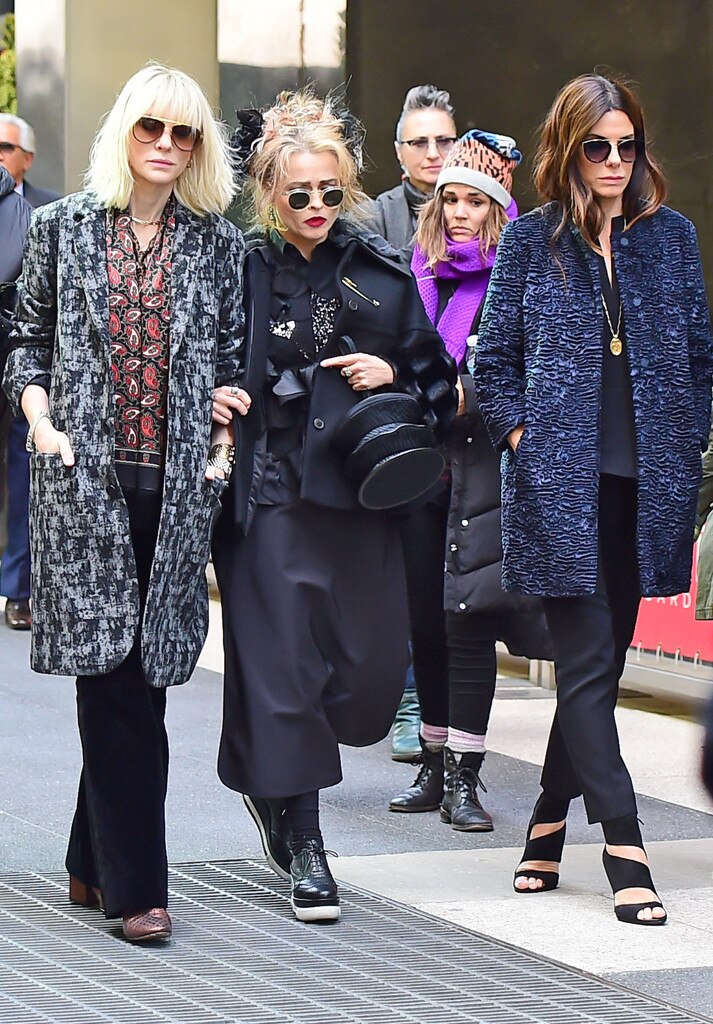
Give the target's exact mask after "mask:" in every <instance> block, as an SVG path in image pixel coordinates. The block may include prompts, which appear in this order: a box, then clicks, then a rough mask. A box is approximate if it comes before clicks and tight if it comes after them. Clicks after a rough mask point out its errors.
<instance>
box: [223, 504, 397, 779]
mask: <svg viewBox="0 0 713 1024" xmlns="http://www.w3.org/2000/svg"><path fill="white" fill-rule="evenodd" d="M213 560H214V564H215V569H216V575H217V578H218V584H219V586H220V592H221V598H222V604H223V637H224V645H225V691H224V704H223V731H222V736H221V741H220V753H219V757H218V774H219V775H220V778H221V780H222V781H223V782H224V783H225V785H226V786H229V787H230V788H231V789H235V790H238V791H239V792H242V793H251V794H252V795H254V796H263V797H278V796H280V797H282V796H294V795H296V794H298V793H307V792H310V791H312V790H315V789H324V788H325V787H327V786H333V785H336V783H338V782H340V781H341V778H342V771H341V762H340V758H339V744H340V743H346V744H349V745H351V746H367V745H368V744H371V743H376V742H377V741H378V740H380V739H383V737H384V736H385V735H386V734H387V732H388V731H389V728H390V726H391V723H392V721H393V718H394V714H395V712H396V708H397V706H398V703H399V700H400V698H401V694H402V692H403V681H404V675H405V673H406V668H407V660H408V645H407V640H408V616H407V610H406V588H405V581H404V569H403V562H402V554H401V545H400V543H399V538H398V535H397V533H396V528H395V526H394V523H393V521H392V519H391V518H390V517H389V516H388V515H386V514H383V513H373V512H366V511H364V512H362V511H356V512H350V511H341V510H334V509H327V508H321V507H319V506H317V505H312V504H310V503H308V502H302V501H297V502H295V503H293V504H291V505H275V506H272V505H268V506H259V507H258V508H257V510H256V513H255V517H254V520H253V522H252V524H251V527H250V530H249V531H248V534H247V536H246V537H244V536H242V535H239V534H238V533H237V531H236V530H235V528H234V527H233V525H232V523H231V522H230V518H229V516H228V515H224V516H222V517H221V520H220V522H219V524H218V527H217V529H216V534H215V538H214V554H213Z"/></svg>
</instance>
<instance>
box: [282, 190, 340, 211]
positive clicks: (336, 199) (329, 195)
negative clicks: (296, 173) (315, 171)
mask: <svg viewBox="0 0 713 1024" xmlns="http://www.w3.org/2000/svg"><path fill="white" fill-rule="evenodd" d="M313 191H314V192H319V193H320V195H321V197H322V202H323V203H324V205H325V206H331V207H334V206H339V204H340V203H341V202H342V201H343V199H344V189H343V188H339V186H338V185H327V187H326V188H317V189H313V190H312V191H310V189H308V188H293V189H292V191H291V192H288V193H287V202H288V204H289V206H290V208H291V209H292V210H306V209H307V207H308V206H309V204H310V202H311V201H312V192H313Z"/></svg>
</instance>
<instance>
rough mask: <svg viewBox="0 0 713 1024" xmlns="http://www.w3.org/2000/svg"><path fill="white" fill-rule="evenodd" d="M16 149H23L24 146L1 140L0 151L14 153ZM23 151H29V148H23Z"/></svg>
mask: <svg viewBox="0 0 713 1024" xmlns="http://www.w3.org/2000/svg"><path fill="white" fill-rule="evenodd" d="M16 149H22V146H18V145H17V143H15V142H0V153H8V154H9V153H14V152H15V150H16ZM22 152H23V153H29V150H27V149H22Z"/></svg>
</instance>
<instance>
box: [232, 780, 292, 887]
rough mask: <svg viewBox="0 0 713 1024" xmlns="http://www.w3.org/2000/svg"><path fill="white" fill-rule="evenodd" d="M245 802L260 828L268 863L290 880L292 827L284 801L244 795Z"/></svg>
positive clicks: (277, 872)
mask: <svg viewBox="0 0 713 1024" xmlns="http://www.w3.org/2000/svg"><path fill="white" fill-rule="evenodd" d="M243 801H244V802H245V806H246V807H247V809H248V811H249V812H250V816H251V817H252V819H253V821H254V822H255V824H256V825H257V827H258V832H259V833H260V840H261V842H262V848H263V850H264V851H265V857H266V858H267V863H268V864H269V865H270V867H271V868H272V870H273V871H274V872H275V874H277V875H279V876H280V878H284V879H286V880H287V881H288V882H289V880H290V864H291V862H292V851H291V850H290V825H289V822H288V820H287V815H286V814H285V802H284V800H273V799H268V798H267V797H262V796H249V795H248V794H247V793H244V794H243Z"/></svg>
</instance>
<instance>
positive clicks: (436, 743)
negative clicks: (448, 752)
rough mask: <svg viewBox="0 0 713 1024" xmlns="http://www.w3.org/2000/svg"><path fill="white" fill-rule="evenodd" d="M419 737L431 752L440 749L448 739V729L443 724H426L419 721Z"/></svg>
mask: <svg viewBox="0 0 713 1024" xmlns="http://www.w3.org/2000/svg"><path fill="white" fill-rule="evenodd" d="M420 732H421V739H422V740H423V742H424V743H425V744H426V746H427V747H428V749H429V750H431V751H432V752H433V751H435V750H441V749H442V748H443V746H444V745H445V742H446V740H447V739H448V729H447V728H446V727H445V725H426V723H425V722H421V729H420Z"/></svg>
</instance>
